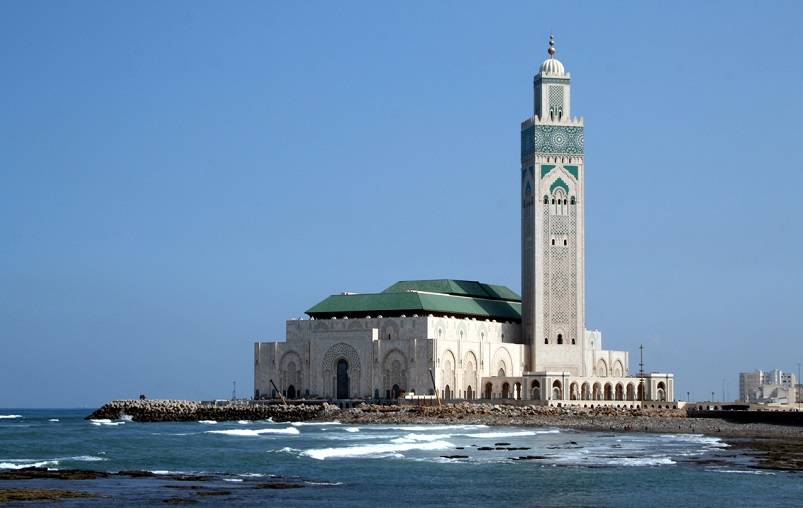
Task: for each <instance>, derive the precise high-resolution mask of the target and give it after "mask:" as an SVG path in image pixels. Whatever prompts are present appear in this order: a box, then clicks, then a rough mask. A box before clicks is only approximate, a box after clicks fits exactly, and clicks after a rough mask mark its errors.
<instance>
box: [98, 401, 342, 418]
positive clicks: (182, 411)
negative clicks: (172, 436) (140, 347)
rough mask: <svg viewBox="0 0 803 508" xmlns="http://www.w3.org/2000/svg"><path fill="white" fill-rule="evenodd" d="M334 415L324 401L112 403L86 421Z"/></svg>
mask: <svg viewBox="0 0 803 508" xmlns="http://www.w3.org/2000/svg"><path fill="white" fill-rule="evenodd" d="M332 411H334V412H337V411H338V409H337V407H336V406H333V405H330V404H328V403H326V402H320V403H317V402H312V403H310V402H307V403H303V404H288V405H284V404H281V403H273V402H262V401H260V402H252V401H191V400H114V401H111V402H107V403H106V404H104V405H103V406H101V407H100V408H98V409H96V410H95V411H93V412H92V414H90V415H89V416H87V417H86V418H87V419H104V418H107V419H110V420H117V419H121V418H123V417H126V416H128V417H131V419H133V420H134V421H136V422H186V421H198V420H215V421H229V420H267V419H268V418H270V419H272V420H273V421H275V422H288V421H303V420H311V419H314V418H321V417H324V416H326V414H327V413H330V412H332Z"/></svg>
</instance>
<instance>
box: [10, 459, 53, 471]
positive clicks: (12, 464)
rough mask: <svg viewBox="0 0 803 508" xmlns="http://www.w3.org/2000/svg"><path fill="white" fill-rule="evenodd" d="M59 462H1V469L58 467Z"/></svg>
mask: <svg viewBox="0 0 803 508" xmlns="http://www.w3.org/2000/svg"><path fill="white" fill-rule="evenodd" d="M58 464H59V461H58V460H41V461H39V462H0V469H24V468H26V467H48V466H57V465H58Z"/></svg>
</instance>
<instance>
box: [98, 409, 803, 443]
mask: <svg viewBox="0 0 803 508" xmlns="http://www.w3.org/2000/svg"><path fill="white" fill-rule="evenodd" d="M122 418H130V419H131V420H133V421H137V422H168V421H201V420H214V421H236V420H267V419H271V420H273V421H275V422H288V421H314V420H319V421H323V420H340V421H341V422H343V423H352V424H388V423H389V424H405V423H411V424H446V423H452V424H453V423H462V424H483V425H515V426H538V427H564V428H571V429H576V430H586V431H608V432H661V433H693V434H709V435H712V436H720V437H754V438H779V437H781V438H796V439H800V438H803V427H796V426H789V425H773V424H765V423H735V422H729V421H726V420H723V419H720V418H697V417H693V416H689V415H688V414H687V413H686V411H685V410H684V409H624V408H611V407H597V408H576V407H562V408H559V407H549V406H533V405H504V404H484V403H468V402H462V403H455V404H443V405H442V406H418V405H379V404H367V403H361V404H359V405H357V406H356V407H354V408H349V409H340V408H339V407H338V406H336V405H334V404H329V403H328V402H323V401H321V402H318V401H315V402H304V403H299V404H287V405H284V404H281V403H262V402H258V403H255V402H250V401H239V402H228V401H223V402H198V401H186V400H116V401H112V402H109V403H107V404H105V405H103V406H102V407H101V408H99V409H97V410H96V411H94V412H93V413H92V414H90V415H89V416H87V419H110V420H116V419H122Z"/></svg>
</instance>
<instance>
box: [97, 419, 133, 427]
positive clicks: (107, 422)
mask: <svg viewBox="0 0 803 508" xmlns="http://www.w3.org/2000/svg"><path fill="white" fill-rule="evenodd" d="M89 421H90V422H92V425H97V426H101V425H122V424H124V423H125V422H113V421H111V420H109V419H108V418H99V419H96V420H95V419H93V420H89Z"/></svg>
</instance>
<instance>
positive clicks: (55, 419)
mask: <svg viewBox="0 0 803 508" xmlns="http://www.w3.org/2000/svg"><path fill="white" fill-rule="evenodd" d="M48 421H49V422H58V421H61V420H59V419H58V418H51V419H50V420H48Z"/></svg>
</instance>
